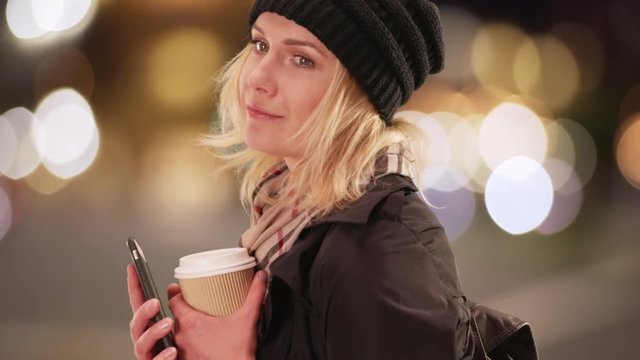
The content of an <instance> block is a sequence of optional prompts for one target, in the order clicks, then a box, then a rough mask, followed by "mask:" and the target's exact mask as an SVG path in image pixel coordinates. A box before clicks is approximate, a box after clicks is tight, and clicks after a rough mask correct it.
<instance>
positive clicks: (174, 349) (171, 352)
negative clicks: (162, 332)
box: [164, 347, 178, 359]
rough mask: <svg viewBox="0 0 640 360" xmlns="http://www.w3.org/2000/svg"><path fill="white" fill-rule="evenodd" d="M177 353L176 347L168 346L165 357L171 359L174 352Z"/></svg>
mask: <svg viewBox="0 0 640 360" xmlns="http://www.w3.org/2000/svg"><path fill="white" fill-rule="evenodd" d="M177 353H178V350H176V348H174V347H171V348H169V351H167V354H166V355H165V357H164V358H165V359H173V358H175V357H176V354H177Z"/></svg>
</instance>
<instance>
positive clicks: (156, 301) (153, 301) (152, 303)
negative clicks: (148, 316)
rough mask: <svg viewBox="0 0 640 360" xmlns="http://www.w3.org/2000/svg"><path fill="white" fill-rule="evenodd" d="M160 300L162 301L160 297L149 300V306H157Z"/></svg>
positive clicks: (150, 307)
mask: <svg viewBox="0 0 640 360" xmlns="http://www.w3.org/2000/svg"><path fill="white" fill-rule="evenodd" d="M159 302H160V301H159V300H158V299H155V298H153V299H151V300H149V303H148V304H147V307H148V308H149V309H152V308H154V307H156V304H158V303H159Z"/></svg>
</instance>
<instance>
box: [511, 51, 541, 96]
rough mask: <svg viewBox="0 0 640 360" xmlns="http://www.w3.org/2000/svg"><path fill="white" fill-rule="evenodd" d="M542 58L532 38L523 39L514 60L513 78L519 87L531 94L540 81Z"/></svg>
mask: <svg viewBox="0 0 640 360" xmlns="http://www.w3.org/2000/svg"><path fill="white" fill-rule="evenodd" d="M540 73H541V60H540V53H539V52H538V48H537V47H536V44H535V43H534V42H533V40H531V39H530V38H525V39H523V40H522V42H521V43H520V45H519V46H518V49H517V50H516V54H515V58H514V61H513V78H514V81H515V83H516V86H517V87H518V89H519V90H520V91H521V92H523V93H525V94H529V93H531V92H532V91H533V89H535V87H536V85H537V84H538V81H540Z"/></svg>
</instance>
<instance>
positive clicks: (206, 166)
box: [136, 127, 236, 223]
mask: <svg viewBox="0 0 640 360" xmlns="http://www.w3.org/2000/svg"><path fill="white" fill-rule="evenodd" d="M198 135H199V134H198V131H197V130H196V129H194V128H188V127H184V128H182V129H177V128H175V127H174V128H172V129H171V131H170V132H164V133H158V134H157V135H156V136H154V138H153V142H152V143H151V144H150V145H149V146H148V147H147V148H146V149H145V153H144V155H143V157H142V162H141V168H140V174H141V177H140V178H139V183H138V186H139V187H138V190H137V191H136V194H137V196H139V198H140V199H141V201H140V202H139V203H140V205H141V206H142V208H141V209H140V210H141V211H142V212H144V213H151V212H157V214H156V215H158V216H161V218H163V219H167V221H169V220H175V221H176V222H178V223H179V222H182V221H183V220H184V219H186V218H189V217H190V214H191V213H193V212H194V211H201V210H203V209H207V208H208V207H209V206H211V204H217V205H216V206H220V207H225V206H227V205H228V204H229V203H230V202H232V201H234V200H236V196H235V195H234V193H235V191H234V183H233V177H232V176H231V174H230V173H224V174H219V175H218V176H214V171H213V170H214V166H215V165H216V162H215V161H214V160H213V158H212V157H211V155H210V154H209V153H208V152H207V151H206V149H205V148H204V147H202V146H197V141H196V139H197V136H198ZM142 199H144V200H142Z"/></svg>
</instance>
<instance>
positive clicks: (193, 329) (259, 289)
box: [167, 271, 267, 360]
mask: <svg viewBox="0 0 640 360" xmlns="http://www.w3.org/2000/svg"><path fill="white" fill-rule="evenodd" d="M266 278H267V276H266V274H265V272H264V271H259V272H258V273H257V274H256V275H255V276H254V277H253V283H252V284H251V289H250V290H249V294H248V295H247V298H246V299H245V301H244V304H243V305H242V307H241V308H240V309H239V310H238V311H236V312H234V313H233V314H230V315H228V316H221V317H214V316H210V315H207V314H205V313H203V312H200V311H198V310H195V309H193V308H192V307H191V306H189V305H188V304H187V303H186V302H185V301H184V298H183V297H182V294H181V293H180V287H179V286H178V285H177V284H171V285H169V287H168V289H167V292H168V293H169V297H170V300H169V307H170V308H171V312H172V313H173V316H174V317H175V319H176V324H177V326H176V333H175V341H176V345H177V346H178V348H179V349H180V357H181V359H182V360H193V359H198V360H218V359H221V360H245V359H254V358H255V352H256V343H257V323H258V318H259V316H260V309H261V307H262V302H263V299H264V294H265V292H266V288H267V286H266Z"/></svg>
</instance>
